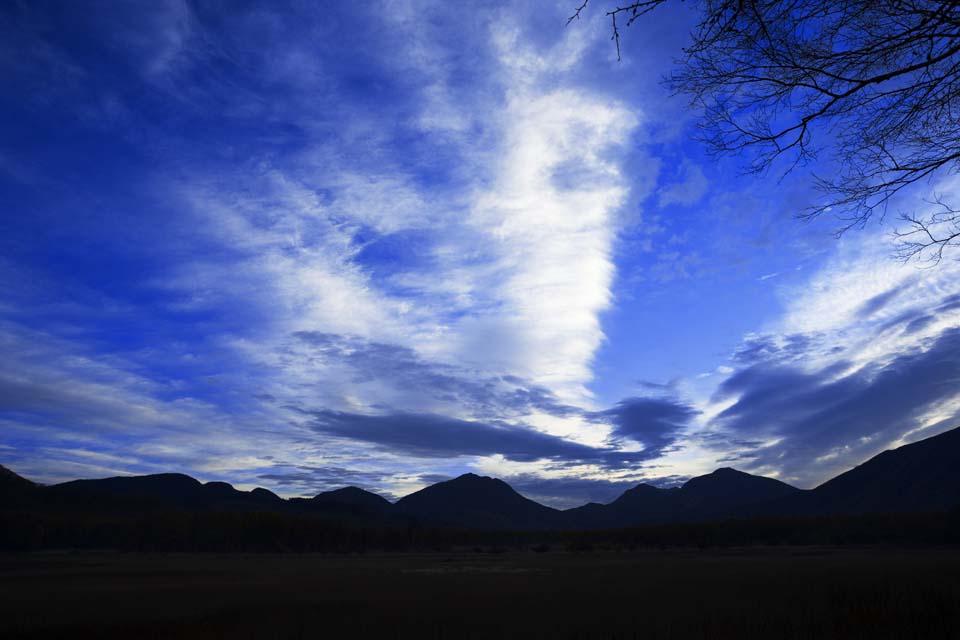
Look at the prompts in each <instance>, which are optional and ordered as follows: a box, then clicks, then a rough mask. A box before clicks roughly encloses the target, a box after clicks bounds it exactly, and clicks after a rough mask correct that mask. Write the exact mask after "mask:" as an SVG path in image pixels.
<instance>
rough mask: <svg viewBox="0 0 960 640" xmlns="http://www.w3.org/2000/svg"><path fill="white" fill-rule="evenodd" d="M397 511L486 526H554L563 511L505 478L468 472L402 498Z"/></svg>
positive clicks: (511, 527) (478, 526)
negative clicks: (517, 488) (523, 492)
mask: <svg viewBox="0 0 960 640" xmlns="http://www.w3.org/2000/svg"><path fill="white" fill-rule="evenodd" d="M394 508H395V510H396V513H397V514H399V515H401V516H405V517H411V518H414V519H417V520H423V521H430V522H441V523H444V524H454V525H460V526H466V527H477V528H483V529H551V528H556V527H557V526H559V525H560V524H561V523H562V522H563V520H562V516H561V512H560V511H558V510H556V509H552V508H550V507H546V506H544V505H542V504H539V503H537V502H534V501H533V500H530V499H529V498H525V497H523V496H522V495H520V494H519V493H517V492H516V491H515V490H514V489H513V487H511V486H510V485H508V484H507V483H506V482H504V481H503V480H497V479H495V478H490V477H487V476H478V475H475V474H473V473H467V474H465V475H462V476H460V477H458V478H454V479H453V480H447V481H446V482H439V483H437V484H434V485H431V486H429V487H426V488H424V489H421V490H420V491H417V492H416V493H412V494H410V495H408V496H406V497H404V498H401V499H400V500H399V501H397V503H396V504H395V505H394Z"/></svg>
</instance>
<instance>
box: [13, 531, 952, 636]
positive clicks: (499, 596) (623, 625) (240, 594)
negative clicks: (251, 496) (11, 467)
mask: <svg viewBox="0 0 960 640" xmlns="http://www.w3.org/2000/svg"><path fill="white" fill-rule="evenodd" d="M541 551H542V550H541ZM0 637H3V638H6V639H8V640H14V639H16V638H68V639H71V640H72V639H75V638H145V639H149V638H196V639H208V638H224V639H225V638H231V639H237V640H242V639H246V638H278V639H301V638H302V639H306V638H365V637H372V638H417V639H431V638H450V639H458V640H459V639H462V638H582V639H587V638H618V639H625V638H643V639H659V638H702V639H714V638H739V639H751V638H763V639H767V640H769V639H774V638H810V639H818V640H819V639H823V638H864V639H867V638H869V639H871V640H874V639H878V638H880V639H883V638H890V639H893V638H896V639H898V640H903V639H909V638H917V639H923V640H931V639H934V638H960V549H956V548H954V549H931V548H918V549H889V548H887V549H881V548H849V547H848V548H842V549H840V548H837V549H831V548H809V547H808V548H747V549H725V550H715V551H713V550H707V551H691V550H666V551H633V552H626V551H625V552H614V551H606V552H605V551H595V552H589V553H573V552H569V551H548V552H540V553H535V552H533V551H525V552H521V551H511V552H505V553H483V552H476V551H474V552H462V553H430V554H415V553H393V554H360V555H319V554H317V555H313V554H286V555H266V554H263V555H240V554H222V555H220V554H147V553H115V552H99V553H98V552H65V553H55V552H38V553H16V554H13V553H11V554H0Z"/></svg>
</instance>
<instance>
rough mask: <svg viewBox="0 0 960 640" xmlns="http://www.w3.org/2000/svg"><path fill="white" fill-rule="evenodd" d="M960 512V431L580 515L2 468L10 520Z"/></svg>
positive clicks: (650, 520) (515, 524)
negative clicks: (832, 473)
mask: <svg viewBox="0 0 960 640" xmlns="http://www.w3.org/2000/svg"><path fill="white" fill-rule="evenodd" d="M958 507H960V429H954V430H952V431H948V432H946V433H942V434H940V435H938V436H934V437H932V438H928V439H926V440H922V441H920V442H916V443H913V444H909V445H905V446H903V447H900V448H898V449H895V450H891V451H886V452H884V453H881V454H880V455H878V456H876V457H874V458H872V459H871V460H868V461H867V462H865V463H863V464H861V465H859V466H858V467H856V468H854V469H851V470H850V471H847V472H846V473H843V474H841V475H839V476H837V477H836V478H833V479H832V480H830V481H828V482H826V483H824V484H822V485H820V486H819V487H817V488H815V489H812V490H800V489H797V488H795V487H792V486H790V485H788V484H786V483H783V482H780V481H778V480H774V479H771V478H764V477H760V476H755V475H751V474H748V473H743V472H741V471H737V470H735V469H728V468H724V469H718V470H716V471H714V472H713V473H710V474H707V475H704V476H699V477H696V478H693V479H691V480H689V481H687V482H686V483H685V484H683V485H682V486H680V487H674V488H658V487H654V486H651V485H649V484H640V485H638V486H636V487H634V488H632V489H629V490H628V491H626V492H624V493H623V494H622V495H621V496H620V497H619V498H617V499H616V500H614V501H613V502H611V503H609V504H598V503H590V504H586V505H583V506H581V507H577V508H574V509H568V510H565V511H564V510H558V509H553V508H551V507H547V506H544V505H542V504H539V503H537V502H535V501H533V500H530V499H529V498H526V497H524V496H522V495H520V494H519V493H517V492H516V491H515V490H514V489H513V488H512V487H510V485H508V484H507V483H506V482H504V481H502V480H498V479H495V478H489V477H483V476H478V475H474V474H472V473H468V474H466V475H462V476H460V477H458V478H454V479H452V480H448V481H445V482H439V483H437V484H434V485H431V486H429V487H426V488H424V489H421V490H419V491H417V492H415V493H412V494H410V495H408V496H405V497H403V498H401V499H400V500H398V501H397V502H395V503H391V502H389V501H388V500H386V499H384V498H383V497H381V496H379V495H376V494H374V493H371V492H369V491H365V490H363V489H360V488H357V487H345V488H342V489H337V490H335V491H327V492H324V493H321V494H319V495H317V496H315V497H313V498H292V499H287V500H285V499H283V498H280V497H279V496H277V495H276V494H274V493H272V492H270V491H268V490H266V489H254V490H253V491H240V490H237V489H235V488H234V487H232V486H231V485H229V484H227V483H224V482H208V483H205V484H204V483H201V482H199V481H197V480H195V479H194V478H191V477H190V476H186V475H183V474H158V475H148V476H133V477H116V478H106V479H102V480H75V481H72V482H66V483H63V484H57V485H51V486H40V485H37V484H34V483H33V482H30V481H29V480H26V479H24V478H22V477H20V476H19V475H17V474H16V473H14V472H12V471H10V470H8V469H6V468H4V467H0V511H6V512H7V513H12V512H13V511H15V510H16V511H20V512H24V513H36V512H45V513H50V512H52V513H60V514H71V513H73V514H76V513H84V512H91V511H96V512H101V513H102V512H109V513H113V514H130V513H142V512H145V511H158V510H164V509H167V510H170V509H175V510H180V511H187V512H196V511H201V512H218V513H227V514H229V513H234V514H236V513H266V514H269V513H275V514H286V515H290V514H292V515H296V516H303V515H308V516H320V517H323V518H328V519H333V520H338V521H344V522H348V523H354V524H355V523H368V524H369V523H377V524H378V525H379V524H386V525H390V526H392V525H411V524H421V525H431V526H441V527H443V526H450V527H460V528H473V529H478V530H528V531H533V530H543V531H546V530H590V529H617V528H624V527H636V526H643V525H661V524H670V523H698V522H720V521H734V520H746V519H751V518H753V519H756V518H811V517H814V518H816V517H831V516H856V515H864V514H909V513H937V512H948V511H951V510H956V509H957V508H958Z"/></svg>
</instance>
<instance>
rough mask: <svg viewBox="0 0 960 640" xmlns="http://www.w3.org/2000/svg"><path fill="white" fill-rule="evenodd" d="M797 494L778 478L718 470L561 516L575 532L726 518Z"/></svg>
mask: <svg viewBox="0 0 960 640" xmlns="http://www.w3.org/2000/svg"><path fill="white" fill-rule="evenodd" d="M797 492H799V489H797V488H795V487H792V486H790V485H788V484H786V483H784V482H780V481H779V480H774V479H772V478H764V477H762V476H754V475H751V474H749V473H744V472H742V471H737V470H736V469H729V468H723V469H717V470H716V471H714V472H713V473H709V474H707V475H704V476H698V477H696V478H691V479H690V480H688V481H687V482H686V483H685V484H684V485H683V486H681V487H675V488H670V489H660V488H658V487H654V486H653V485H649V484H640V485H637V486H636V487H634V488H632V489H628V490H627V491H625V492H624V493H623V494H622V495H621V496H620V497H619V498H617V499H616V500H614V501H613V502H611V503H610V504H608V505H585V506H584V507H578V508H577V509H570V510H568V511H566V512H564V513H565V514H566V515H567V518H568V523H569V526H572V527H576V528H597V527H606V528H613V527H626V526H633V525H641V524H652V523H663V522H695V521H702V520H709V519H714V518H724V517H730V516H732V515H734V514H736V512H737V511H738V510H739V509H741V508H743V507H746V506H748V505H754V504H760V503H766V502H770V501H772V500H778V499H782V498H784V497H786V496H789V495H793V494H794V493H797Z"/></svg>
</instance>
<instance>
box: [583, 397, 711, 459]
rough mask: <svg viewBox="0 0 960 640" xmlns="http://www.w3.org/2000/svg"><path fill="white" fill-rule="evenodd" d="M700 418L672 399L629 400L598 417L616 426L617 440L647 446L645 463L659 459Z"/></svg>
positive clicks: (599, 414) (695, 412) (692, 410)
mask: <svg viewBox="0 0 960 640" xmlns="http://www.w3.org/2000/svg"><path fill="white" fill-rule="evenodd" d="M697 414H698V412H697V411H696V410H694V409H692V408H691V407H689V406H687V405H685V404H683V403H681V402H678V401H676V400H672V399H668V398H627V399H625V400H622V401H620V402H618V403H617V404H616V406H614V407H613V408H611V409H607V410H606V411H601V412H599V413H597V414H594V415H595V416H600V417H603V418H605V419H607V420H608V421H609V422H610V423H611V424H612V425H613V437H614V438H616V439H626V440H632V441H634V442H638V443H640V444H642V445H643V446H644V450H643V454H645V456H644V459H647V460H649V459H653V458H658V457H660V456H661V455H663V454H664V453H666V452H667V451H668V450H669V449H670V448H671V447H672V446H674V444H675V443H676V442H677V440H678V439H679V438H680V436H681V434H682V433H683V431H684V429H686V428H687V427H688V426H689V425H690V421H691V420H692V419H693V418H694V417H695V416H696V415H697Z"/></svg>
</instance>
